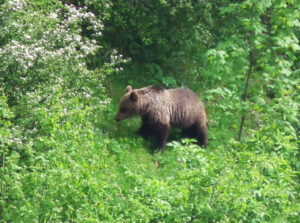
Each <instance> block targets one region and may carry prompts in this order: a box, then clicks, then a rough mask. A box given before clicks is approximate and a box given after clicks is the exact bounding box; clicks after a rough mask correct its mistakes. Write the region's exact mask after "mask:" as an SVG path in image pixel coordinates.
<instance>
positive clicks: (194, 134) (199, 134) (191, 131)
mask: <svg viewBox="0 0 300 223" xmlns="http://www.w3.org/2000/svg"><path fill="white" fill-rule="evenodd" d="M182 132H183V134H184V136H186V137H189V138H195V139H197V141H198V145H199V146H201V147H207V144H208V143H207V141H208V140H207V127H206V125H205V126H203V125H201V124H199V123H195V124H194V125H192V126H191V127H189V128H187V129H184V130H183V131H182Z"/></svg>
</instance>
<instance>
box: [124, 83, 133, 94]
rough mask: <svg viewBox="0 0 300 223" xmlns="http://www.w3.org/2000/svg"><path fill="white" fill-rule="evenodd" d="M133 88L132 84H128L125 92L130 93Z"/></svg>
mask: <svg viewBox="0 0 300 223" xmlns="http://www.w3.org/2000/svg"><path fill="white" fill-rule="evenodd" d="M132 90H133V89H132V87H131V86H130V85H128V86H127V87H126V89H125V93H128V92H130V91H132Z"/></svg>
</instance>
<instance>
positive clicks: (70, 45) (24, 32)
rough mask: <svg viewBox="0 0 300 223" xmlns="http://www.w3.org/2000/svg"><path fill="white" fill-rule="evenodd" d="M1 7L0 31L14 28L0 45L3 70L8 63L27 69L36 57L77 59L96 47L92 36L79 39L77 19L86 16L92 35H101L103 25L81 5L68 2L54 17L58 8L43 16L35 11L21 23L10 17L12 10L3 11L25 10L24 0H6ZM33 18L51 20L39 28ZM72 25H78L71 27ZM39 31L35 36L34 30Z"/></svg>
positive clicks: (83, 18)
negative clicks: (12, 36) (63, 12)
mask: <svg viewBox="0 0 300 223" xmlns="http://www.w3.org/2000/svg"><path fill="white" fill-rule="evenodd" d="M3 8H4V9H3V10H2V15H3V16H4V18H2V20H4V21H5V23H6V24H5V26H3V27H1V26H0V33H1V34H0V35H1V37H2V38H4V39H5V38H6V36H9V35H10V33H12V32H14V33H15V35H16V38H15V39H12V40H11V41H8V42H7V43H6V44H4V45H2V46H1V48H0V60H1V62H0V63H1V66H0V72H7V70H6V69H7V68H8V66H11V64H12V63H13V64H15V67H18V68H19V70H28V69H29V68H30V67H32V66H33V65H34V62H35V61H37V60H44V61H47V60H49V59H52V60H53V59H55V60H56V59H58V58H61V57H72V58H75V59H79V60H80V59H83V58H85V57H86V56H87V55H88V54H91V53H93V52H94V51H95V50H96V49H97V48H98V47H99V46H98V45H97V42H96V40H93V39H92V40H90V39H83V38H82V36H81V33H80V32H81V30H80V27H79V26H78V24H79V23H80V22H82V21H84V20H89V21H90V22H91V24H92V29H93V30H94V33H95V34H94V36H97V35H101V29H103V25H102V23H101V22H99V21H97V20H96V18H95V16H94V14H93V13H91V12H85V11H84V10H83V9H76V8H75V7H74V6H72V5H69V6H67V8H68V14H67V16H65V19H64V20H61V21H60V20H59V19H58V17H59V14H60V13H61V12H60V10H57V11H56V12H51V13H50V14H49V15H48V16H46V17H45V18H43V17H44V15H42V14H39V13H38V12H35V13H32V14H30V13H28V14H27V15H26V20H27V21H26V22H28V21H31V22H32V23H29V24H24V22H22V21H18V19H19V18H18V17H17V15H15V17H14V15H12V14H13V13H12V14H11V13H5V12H8V11H10V10H13V11H22V10H23V11H24V12H26V4H25V1H22V0H14V1H8V2H7V3H6V4H4V7H3ZM10 12H11V11H10ZM5 16H6V17H5ZM35 20H40V21H43V22H45V23H47V24H49V23H51V25H49V26H47V29H45V28H44V29H43V27H39V25H36V24H34V21H35ZM74 26H76V28H77V27H78V28H77V29H74ZM38 29H40V30H38ZM41 32H42V35H41V36H39V37H37V36H36V33H41ZM79 66H85V63H84V62H81V63H79Z"/></svg>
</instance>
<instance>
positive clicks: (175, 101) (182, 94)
mask: <svg viewBox="0 0 300 223" xmlns="http://www.w3.org/2000/svg"><path fill="white" fill-rule="evenodd" d="M133 116H141V118H142V122H143V124H142V126H141V128H140V130H139V132H138V133H139V134H140V135H142V136H148V135H155V136H156V143H157V147H158V148H160V149H164V147H165V144H166V139H167V137H168V133H169V130H170V129H171V128H179V129H181V130H182V131H183V132H184V133H186V134H187V135H188V136H190V137H194V138H196V139H197V140H198V143H199V145H201V146H204V147H206V146H207V126H206V121H207V120H206V113H205V109H204V106H203V104H202V103H201V102H199V101H198V98H197V95H196V94H195V93H194V92H192V91H191V90H188V89H184V88H176V89H164V88H163V87H159V86H148V87H145V88H141V89H136V90H133V89H132V87H131V86H128V87H127V88H126V90H125V95H124V96H123V98H122V99H121V102H120V106H119V111H118V114H117V115H116V117H115V120H116V121H121V120H123V119H126V118H130V117H133Z"/></svg>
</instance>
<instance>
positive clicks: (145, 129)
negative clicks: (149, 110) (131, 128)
mask: <svg viewBox="0 0 300 223" xmlns="http://www.w3.org/2000/svg"><path fill="white" fill-rule="evenodd" d="M152 133H153V131H152V127H151V126H150V125H149V124H146V123H143V124H142V126H141V128H140V129H139V130H138V132H137V134H138V135H140V136H142V137H143V138H146V137H148V136H150V135H152Z"/></svg>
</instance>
